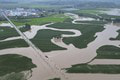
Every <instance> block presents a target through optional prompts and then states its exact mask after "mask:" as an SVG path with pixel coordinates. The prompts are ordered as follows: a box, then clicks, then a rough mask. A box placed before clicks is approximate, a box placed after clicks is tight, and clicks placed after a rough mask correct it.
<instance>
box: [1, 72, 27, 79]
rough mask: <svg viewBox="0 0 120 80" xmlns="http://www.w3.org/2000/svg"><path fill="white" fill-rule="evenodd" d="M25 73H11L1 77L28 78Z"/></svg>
mask: <svg viewBox="0 0 120 80" xmlns="http://www.w3.org/2000/svg"><path fill="white" fill-rule="evenodd" d="M25 76H26V75H25V74H24V73H11V74H8V75H5V76H3V77H1V78H0V80H26V79H25Z"/></svg>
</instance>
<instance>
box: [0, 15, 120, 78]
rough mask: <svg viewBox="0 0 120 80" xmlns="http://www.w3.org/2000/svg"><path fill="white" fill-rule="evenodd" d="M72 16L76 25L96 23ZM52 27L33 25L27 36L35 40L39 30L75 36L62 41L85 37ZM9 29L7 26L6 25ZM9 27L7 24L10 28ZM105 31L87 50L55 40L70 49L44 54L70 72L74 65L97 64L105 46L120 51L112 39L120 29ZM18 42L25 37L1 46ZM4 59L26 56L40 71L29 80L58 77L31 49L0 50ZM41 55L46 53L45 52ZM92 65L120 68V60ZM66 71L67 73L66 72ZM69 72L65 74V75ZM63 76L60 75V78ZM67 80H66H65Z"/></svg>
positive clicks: (112, 27)
mask: <svg viewBox="0 0 120 80" xmlns="http://www.w3.org/2000/svg"><path fill="white" fill-rule="evenodd" d="M65 15H68V16H71V18H72V19H74V20H73V21H72V23H73V24H79V23H76V21H94V20H95V19H94V18H88V17H87V18H86V17H82V18H81V17H79V16H78V15H76V14H71V13H69V14H65ZM51 24H53V23H50V24H45V25H42V26H38V25H37V26H36V25H32V29H31V31H26V32H24V34H25V35H26V36H27V37H28V38H29V39H32V38H34V37H35V35H36V34H37V32H38V31H39V30H46V29H47V30H54V31H66V32H72V33H74V34H72V35H71V34H70V35H69V34H68V35H67V34H62V38H66V37H77V36H81V35H82V33H81V32H80V31H79V30H76V29H57V28H50V27H47V26H48V25H51ZM4 25H5V24H4ZM6 25H7V24H6ZM104 28H105V29H104V30H103V31H102V32H98V33H96V34H95V35H94V36H95V37H96V39H95V40H94V41H92V42H91V43H89V44H88V45H87V48H83V49H79V48H76V47H75V46H74V45H73V44H70V45H67V44H65V43H64V42H63V41H61V42H55V41H54V40H53V39H51V42H52V43H53V44H55V45H57V46H60V47H63V48H66V49H67V50H57V51H51V52H44V54H46V55H47V56H48V57H49V58H50V59H51V60H52V61H53V62H55V63H56V64H57V65H59V66H60V67H61V68H70V67H71V66H72V65H75V64H82V63H88V62H90V61H91V60H93V59H94V58H95V57H96V56H97V53H96V50H97V49H98V48H99V47H101V46H103V45H114V46H117V47H120V41H111V40H110V38H116V37H117V36H118V32H117V31H118V30H120V26H118V25H114V24H112V23H108V24H105V25H104ZM15 39H22V37H11V38H7V39H5V40H2V41H0V42H4V41H9V40H15ZM0 53H1V54H0V55H3V54H12V53H16V54H20V55H23V56H26V57H28V58H31V59H32V62H33V63H34V64H36V66H37V68H33V69H32V77H31V78H29V79H28V80H37V79H41V80H47V79H51V78H55V77H56V74H54V73H53V71H52V69H51V68H50V67H49V66H48V65H47V64H45V63H44V61H43V60H42V59H41V58H40V57H39V56H38V55H37V54H36V52H35V51H34V50H33V49H32V48H31V47H28V48H11V49H4V50H0ZM41 53H43V52H42V51H41ZM90 64H91V65H96V64H99V65H100V64H117V65H118V64H119V65H120V60H112V59H107V60H106V59H95V60H93V61H92V62H91V63H90ZM63 71H64V70H63ZM64 72H65V71H64ZM58 75H59V74H57V76H58ZM66 75H67V77H68V80H113V79H114V80H119V79H120V77H119V76H120V75H119V74H118V75H113V74H72V73H71V74H68V73H66ZM63 80H64V79H63Z"/></svg>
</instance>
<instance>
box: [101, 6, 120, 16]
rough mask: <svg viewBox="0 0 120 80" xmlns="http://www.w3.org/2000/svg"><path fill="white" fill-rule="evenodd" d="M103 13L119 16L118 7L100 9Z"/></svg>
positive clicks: (119, 10)
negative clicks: (105, 9) (106, 9)
mask: <svg viewBox="0 0 120 80" xmlns="http://www.w3.org/2000/svg"><path fill="white" fill-rule="evenodd" d="M101 12H103V13H106V14H108V15H113V16H120V9H117V8H116V9H110V10H108V11H101Z"/></svg>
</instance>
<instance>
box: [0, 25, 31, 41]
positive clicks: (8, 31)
mask: <svg viewBox="0 0 120 80" xmlns="http://www.w3.org/2000/svg"><path fill="white" fill-rule="evenodd" d="M19 29H20V31H22V32H26V31H28V30H29V29H28V28H26V27H21V28H19ZM17 36H20V35H19V34H18V33H17V31H16V30H15V29H14V28H10V27H0V40H4V39H7V38H10V37H17Z"/></svg>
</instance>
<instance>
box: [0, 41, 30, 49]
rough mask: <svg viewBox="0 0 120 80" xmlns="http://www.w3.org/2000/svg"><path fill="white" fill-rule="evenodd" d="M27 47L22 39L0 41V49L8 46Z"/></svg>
mask: <svg viewBox="0 0 120 80" xmlns="http://www.w3.org/2000/svg"><path fill="white" fill-rule="evenodd" d="M19 47H29V46H28V45H27V43H26V42H25V41H24V40H23V39H17V40H11V41H4V42H0V50H2V49H9V48H19Z"/></svg>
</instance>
